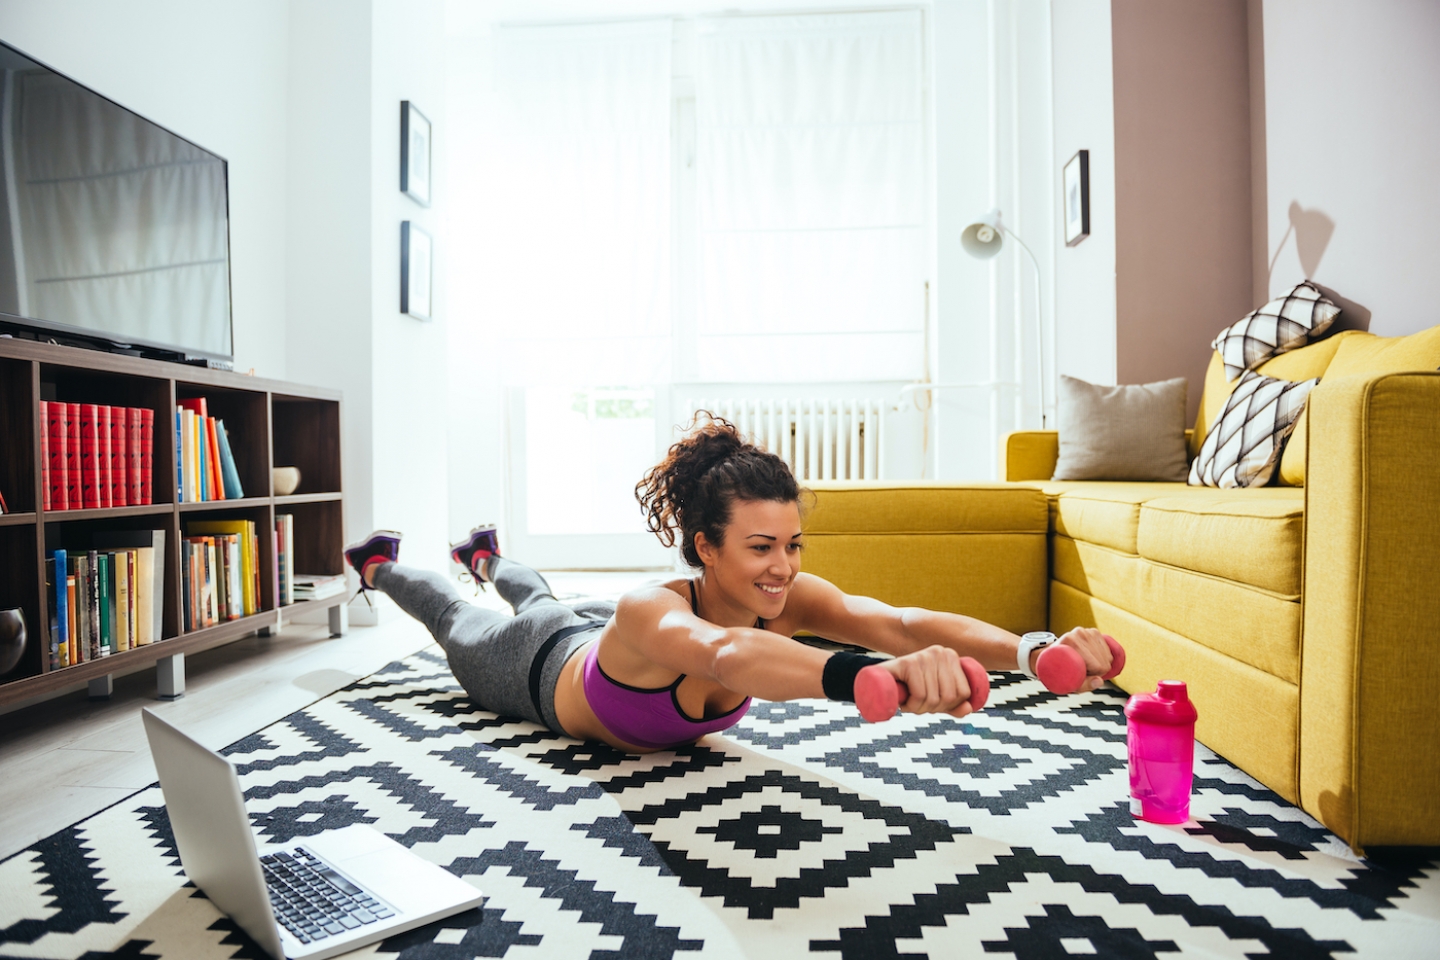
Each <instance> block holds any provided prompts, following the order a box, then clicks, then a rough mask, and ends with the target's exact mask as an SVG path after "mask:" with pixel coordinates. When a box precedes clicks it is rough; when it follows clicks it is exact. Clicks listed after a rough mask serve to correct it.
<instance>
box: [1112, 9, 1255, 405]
mask: <svg viewBox="0 0 1440 960" xmlns="http://www.w3.org/2000/svg"><path fill="white" fill-rule="evenodd" d="M1110 9H1111V21H1112V23H1111V30H1112V38H1113V39H1112V43H1113V61H1114V89H1115V308H1116V331H1115V332H1116V374H1117V376H1118V380H1119V382H1120V383H1147V382H1150V381H1154V380H1163V379H1167V378H1169V377H1186V378H1188V379H1189V381H1190V416H1191V418H1192V419H1193V417H1194V416H1195V412H1196V410H1197V409H1198V406H1199V402H1200V389H1201V386H1202V385H1203V383H1204V376H1205V367H1206V364H1207V363H1208V362H1209V359H1210V353H1211V349H1210V346H1209V344H1210V341H1211V340H1212V339H1214V336H1215V334H1216V333H1218V332H1219V331H1220V329H1221V328H1223V327H1225V326H1226V325H1227V324H1230V323H1233V322H1235V321H1236V320H1238V319H1240V317H1241V316H1243V315H1244V314H1245V313H1246V312H1247V311H1249V310H1251V309H1253V307H1254V304H1253V303H1252V302H1251V301H1252V299H1253V290H1254V280H1253V270H1252V260H1251V251H1252V249H1253V241H1252V235H1253V223H1252V213H1251V211H1252V207H1251V202H1252V201H1251V189H1250V181H1251V160H1252V158H1251V153H1250V136H1251V133H1250V123H1251V116H1250V80H1249V75H1250V53H1249V36H1248V34H1249V23H1248V11H1247V4H1246V0H1207V2H1204V3H1156V2H1154V0H1112V2H1111V7H1110Z"/></svg>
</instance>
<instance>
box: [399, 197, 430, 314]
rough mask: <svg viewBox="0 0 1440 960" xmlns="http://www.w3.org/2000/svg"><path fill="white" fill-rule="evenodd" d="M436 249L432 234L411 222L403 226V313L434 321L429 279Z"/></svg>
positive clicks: (401, 238) (401, 225) (401, 300)
mask: <svg viewBox="0 0 1440 960" xmlns="http://www.w3.org/2000/svg"><path fill="white" fill-rule="evenodd" d="M434 254H435V246H434V241H433V240H432V239H431V238H430V234H428V233H426V232H425V231H424V230H421V229H420V228H419V227H417V226H415V225H414V224H413V223H411V222H410V221H409V220H404V221H401V223H400V312H401V313H404V314H408V315H409V316H412V317H414V318H415V319H416V320H429V319H430V318H431V303H430V293H431V289H430V278H431V275H432V272H433V268H432V264H433V262H434Z"/></svg>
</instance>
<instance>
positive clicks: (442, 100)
mask: <svg viewBox="0 0 1440 960" xmlns="http://www.w3.org/2000/svg"><path fill="white" fill-rule="evenodd" d="M372 18H373V19H372V26H371V30H372V32H371V57H370V83H371V88H370V106H371V116H370V190H371V193H370V196H371V221H370V223H371V228H370V229H371V247H370V249H371V284H370V291H371V302H370V307H371V311H372V313H371V324H372V327H371V335H372V349H373V350H374V356H373V358H372V378H373V386H372V391H371V395H370V403H371V415H372V416H373V418H374V444H375V449H374V478H375V504H374V507H375V523H376V525H377V526H384V527H390V528H393V529H396V530H402V531H404V533H405V535H406V537H405V557H406V563H408V564H414V565H416V566H423V567H429V568H431V569H435V570H448V569H449V559H448V552H447V545H448V544H447V541H446V533H447V524H448V505H449V503H448V501H449V490H448V486H449V476H448V470H447V466H446V463H447V455H446V439H447V438H446V434H447V424H448V423H449V422H450V420H451V419H452V418H454V419H457V420H460V421H463V420H464V419H465V417H466V410H465V408H464V407H456V406H454V405H452V404H451V403H450V402H449V397H448V395H447V391H446V382H447V367H446V339H445V338H446V331H447V328H448V325H449V316H448V312H449V302H450V301H449V297H448V294H447V285H446V279H447V276H448V271H447V269H446V267H447V264H448V263H449V254H448V248H447V246H446V233H445V222H444V219H443V215H444V211H445V210H446V209H447V206H448V205H449V204H450V203H451V199H450V196H449V192H448V188H449V179H448V171H449V168H448V166H447V165H446V164H445V163H443V162H434V163H432V165H431V170H432V182H431V201H430V202H431V206H430V207H429V208H426V207H422V206H420V205H419V204H418V203H416V202H415V201H414V200H412V199H410V198H409V197H408V196H406V195H405V194H403V193H401V192H400V103H401V101H402V100H409V101H411V102H413V103H414V104H415V105H416V106H418V107H419V108H420V110H421V111H422V112H423V113H424V114H425V116H426V118H427V119H429V120H430V124H431V132H432V137H433V141H432V145H431V151H432V155H433V156H434V157H435V158H437V160H438V158H443V157H444V156H445V149H446V143H447V140H448V137H449V135H450V131H449V126H448V124H447V122H446V109H445V108H446V89H445V56H444V51H445V39H444V35H445V13H444V4H443V2H442V0H373V4H372ZM402 220H410V221H412V222H413V223H414V224H415V225H417V226H419V227H420V228H421V229H423V230H425V231H426V232H427V233H429V234H430V236H431V237H432V238H433V239H434V263H433V287H432V305H431V316H432V318H433V319H431V320H429V321H421V320H416V319H415V318H413V317H410V316H407V315H404V314H402V313H400V223H401V221H402ZM365 529H366V530H368V529H369V528H368V527H366V528H365ZM359 532H361V533H363V532H365V531H364V530H362V531H359Z"/></svg>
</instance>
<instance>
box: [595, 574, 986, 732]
mask: <svg viewBox="0 0 1440 960" xmlns="http://www.w3.org/2000/svg"><path fill="white" fill-rule="evenodd" d="M614 638H615V640H617V641H618V642H617V643H614V644H607V645H606V646H605V647H602V648H601V650H600V656H601V660H602V662H601V666H602V667H603V668H604V670H605V672H606V673H607V674H609V675H610V676H612V677H614V678H615V679H617V680H619V681H621V682H623V683H628V684H631V685H633V686H639V687H649V686H664V685H666V684H668V683H670V682H672V681H673V680H674V678H675V676H676V675H677V674H681V673H683V674H687V675H689V676H703V677H708V678H709V679H711V680H714V681H715V682H716V683H719V684H720V685H721V686H724V687H725V688H727V689H729V690H733V691H735V692H737V693H743V694H745V695H747V696H753V697H759V698H761V699H764V700H799V699H805V698H816V699H821V698H824V697H825V689H824V686H823V684H822V675H823V672H824V669H825V663H826V661H827V660H829V659H830V656H831V654H829V653H828V652H826V651H823V650H819V649H816V648H815V647H810V646H807V645H805V644H802V643H796V642H795V641H794V640H792V639H790V638H789V637H787V636H784V635H782V634H779V633H774V632H772V631H770V630H762V629H758V628H755V627H719V626H716V625H715V624H712V623H710V622H708V621H706V620H702V619H701V618H699V617H697V616H696V615H695V614H694V613H692V612H691V611H690V608H689V605H688V604H686V603H685V601H684V600H683V599H682V598H681V597H680V596H679V595H678V594H676V593H675V592H674V591H672V590H667V589H665V588H663V587H656V588H653V589H645V590H638V591H632V592H631V593H629V594H627V595H626V596H625V597H623V598H622V599H621V601H620V603H619V605H618V606H617V608H616V611H615V630H614ZM884 666H885V669H887V670H889V671H890V672H891V673H892V674H894V675H895V677H896V678H897V679H899V680H902V681H904V682H905V684H906V685H907V686H908V687H909V690H910V695H911V699H910V701H909V703H908V705H907V708H908V709H911V711H912V712H926V713H934V712H940V713H950V714H952V715H954V716H964V715H966V714H968V713H969V712H970V704H969V703H968V702H967V701H968V700H969V699H970V686H969V683H968V681H967V680H966V679H965V674H964V672H963V671H962V670H961V669H960V658H959V656H958V655H956V654H955V653H954V652H953V651H952V650H949V649H947V648H945V647H941V646H935V647H932V648H921V649H915V650H909V651H906V653H905V655H902V656H900V657H897V658H896V659H894V660H889V661H886V662H885V664H884Z"/></svg>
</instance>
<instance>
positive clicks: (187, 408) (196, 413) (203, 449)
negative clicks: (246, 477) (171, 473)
mask: <svg viewBox="0 0 1440 960" xmlns="http://www.w3.org/2000/svg"><path fill="white" fill-rule="evenodd" d="M177 402H178V404H179V406H180V409H179V410H177V411H176V412H175V489H176V490H177V491H179V495H180V502H181V503H201V502H203V501H206V500H239V499H240V498H241V497H243V496H245V491H244V490H243V489H242V488H241V486H240V473H239V471H237V470H236V469H235V457H234V454H232V453H231V452H230V439H229V437H228V436H227V435H226V433H225V421H223V420H217V419H215V418H214V417H212V416H210V415H209V413H208V411H207V408H206V405H205V398H204V397H195V398H191V399H183V400H179V401H177Z"/></svg>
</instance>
